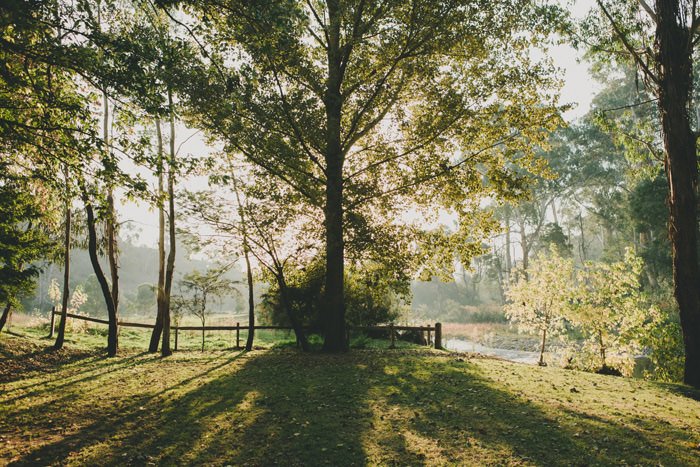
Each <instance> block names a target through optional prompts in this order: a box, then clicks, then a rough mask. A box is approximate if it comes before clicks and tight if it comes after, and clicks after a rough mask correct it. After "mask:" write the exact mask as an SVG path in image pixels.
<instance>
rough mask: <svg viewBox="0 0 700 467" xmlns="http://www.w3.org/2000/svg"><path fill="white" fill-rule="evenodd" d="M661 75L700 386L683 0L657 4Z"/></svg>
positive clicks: (680, 291)
mask: <svg viewBox="0 0 700 467" xmlns="http://www.w3.org/2000/svg"><path fill="white" fill-rule="evenodd" d="M656 14H657V28H656V48H657V73H658V79H659V86H658V90H659V93H658V97H659V111H660V114H661V126H662V130H663V137H664V148H665V151H666V160H665V166H666V175H667V177H668V184H669V189H670V193H669V197H668V203H669V208H670V222H669V231H670V237H671V246H672V253H673V282H674V295H675V297H676V300H677V301H678V308H679V310H680V319H681V327H682V329H683V341H684V344H685V371H684V375H683V381H684V382H685V383H686V384H689V385H691V386H694V387H696V388H700V283H699V282H698V280H699V277H700V270H699V268H698V245H697V230H698V224H697V181H698V168H697V164H698V158H697V152H696V138H695V135H694V134H693V131H692V130H691V127H690V120H689V117H688V105H689V103H690V96H691V89H692V82H693V80H692V69H693V66H692V65H693V62H692V45H691V44H692V38H691V37H689V34H690V32H689V31H688V28H687V27H685V26H681V25H679V24H678V18H681V17H682V15H681V13H680V7H679V2H678V0H669V1H663V2H662V1H657V2H656Z"/></svg>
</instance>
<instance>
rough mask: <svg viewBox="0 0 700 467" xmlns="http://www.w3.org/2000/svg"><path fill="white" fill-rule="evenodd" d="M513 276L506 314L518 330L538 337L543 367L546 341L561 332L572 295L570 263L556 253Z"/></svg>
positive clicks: (571, 266)
mask: <svg viewBox="0 0 700 467" xmlns="http://www.w3.org/2000/svg"><path fill="white" fill-rule="evenodd" d="M525 272H526V271H524V270H519V271H518V272H516V273H515V278H514V281H513V282H512V283H511V285H510V287H509V288H508V290H507V291H506V299H507V303H506V306H505V313H506V316H507V317H508V319H510V320H511V321H512V322H513V323H515V324H516V325H517V326H518V328H519V329H521V330H523V331H528V332H537V333H538V334H539V335H540V339H541V341H540V342H541V343H540V359H539V364H540V365H545V362H544V352H545V346H546V343H547V337H548V336H549V337H552V336H553V335H556V334H559V333H561V332H562V331H563V330H564V317H565V314H566V310H567V305H568V301H569V300H570V298H571V294H572V292H573V274H574V265H573V260H571V259H567V258H563V257H561V256H560V255H559V253H558V252H557V250H556V249H552V250H551V251H550V252H549V254H548V255H545V254H543V253H542V254H540V255H539V256H538V257H537V258H536V259H535V260H534V261H532V263H531V264H530V267H529V268H528V269H527V274H526V273H525Z"/></svg>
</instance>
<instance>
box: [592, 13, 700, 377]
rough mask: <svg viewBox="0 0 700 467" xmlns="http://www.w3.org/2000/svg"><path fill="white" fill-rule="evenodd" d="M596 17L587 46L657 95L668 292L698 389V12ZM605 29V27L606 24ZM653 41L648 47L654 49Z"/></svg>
mask: <svg viewBox="0 0 700 467" xmlns="http://www.w3.org/2000/svg"><path fill="white" fill-rule="evenodd" d="M597 3H598V6H599V7H600V16H599V18H600V20H599V21H598V22H597V23H596V22H595V21H591V22H590V23H589V26H590V25H592V26H593V27H592V28H591V29H589V30H588V31H586V32H588V33H589V35H590V36H592V37H593V38H594V39H595V40H596V42H595V43H594V45H593V50H594V51H596V52H600V53H608V52H609V51H610V50H613V51H614V52H616V57H620V56H622V57H624V56H626V57H628V60H632V61H633V62H634V63H635V64H636V66H637V67H638V69H639V70H640V72H641V74H642V77H643V78H644V82H645V83H646V85H647V86H648V87H649V89H650V90H651V92H652V93H653V94H654V98H655V99H656V100H657V103H658V108H659V114H660V127H661V138H662V140H663V147H664V153H665V160H664V167H665V170H666V176H667V179H668V186H669V195H668V204H669V211H670V218H669V236H670V238H671V246H672V253H673V279H674V295H675V297H676V300H677V302H678V307H679V310H680V316H681V325H682V328H683V339H684V343H685V358H686V362H685V371H684V381H685V382H686V383H687V384H690V385H692V386H695V387H700V267H699V265H698V259H699V258H698V222H697V201H698V199H697V198H698V195H697V188H698V187H697V180H698V156H697V141H696V139H697V134H696V132H695V131H694V130H693V119H692V118H691V115H692V109H691V106H692V103H693V102H692V97H693V85H694V82H693V63H694V59H693V56H694V53H695V48H696V44H697V42H698V38H699V37H700V36H699V35H698V28H699V27H700V14H699V13H698V9H697V7H698V5H697V2H696V1H695V0H664V1H660V0H658V1H656V2H653V3H647V2H646V1H644V0H638V1H632V0H628V1H624V2H617V3H615V4H613V3H610V2H606V1H603V0H598V2H597ZM605 26H607V27H605ZM652 43H653V47H652Z"/></svg>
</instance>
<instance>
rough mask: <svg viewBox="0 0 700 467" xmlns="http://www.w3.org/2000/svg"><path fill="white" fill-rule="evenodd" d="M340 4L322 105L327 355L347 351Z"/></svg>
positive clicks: (331, 12) (332, 20)
mask: <svg viewBox="0 0 700 467" xmlns="http://www.w3.org/2000/svg"><path fill="white" fill-rule="evenodd" d="M338 3H339V2H338V1H335V0H332V1H329V2H328V17H329V33H328V38H329V39H328V42H329V43H328V81H327V88H326V95H325V99H324V104H325V108H326V151H325V162H326V206H325V224H326V225H325V227H326V290H325V294H326V296H325V302H326V310H325V311H326V313H325V320H324V325H325V336H324V337H325V339H324V342H323V350H324V351H326V352H345V351H347V350H348V340H347V333H346V330H345V298H344V270H345V256H344V239H343V163H344V154H343V148H342V143H341V115H342V108H343V97H342V94H341V84H342V76H343V70H342V63H341V50H340V7H339V4H338Z"/></svg>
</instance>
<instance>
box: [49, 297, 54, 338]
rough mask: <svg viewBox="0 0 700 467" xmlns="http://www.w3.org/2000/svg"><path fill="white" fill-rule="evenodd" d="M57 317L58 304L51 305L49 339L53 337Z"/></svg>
mask: <svg viewBox="0 0 700 467" xmlns="http://www.w3.org/2000/svg"><path fill="white" fill-rule="evenodd" d="M55 318H56V305H54V306H52V307H51V327H50V328H49V339H51V338H53V326H54V319H55Z"/></svg>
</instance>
